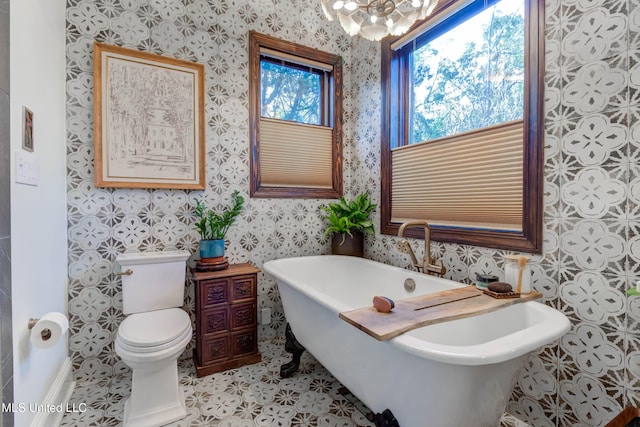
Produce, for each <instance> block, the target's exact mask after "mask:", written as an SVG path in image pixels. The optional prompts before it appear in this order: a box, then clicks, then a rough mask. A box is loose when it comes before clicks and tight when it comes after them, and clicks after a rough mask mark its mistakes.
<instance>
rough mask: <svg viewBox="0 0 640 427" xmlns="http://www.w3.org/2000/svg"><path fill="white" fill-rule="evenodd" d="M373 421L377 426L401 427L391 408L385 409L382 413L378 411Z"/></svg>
mask: <svg viewBox="0 0 640 427" xmlns="http://www.w3.org/2000/svg"><path fill="white" fill-rule="evenodd" d="M373 422H374V423H375V425H376V427H400V424H398V420H396V417H395V416H394V415H393V412H391V410H389V409H385V410H384V411H382V413H378V414H376V415H375V416H374V420H373Z"/></svg>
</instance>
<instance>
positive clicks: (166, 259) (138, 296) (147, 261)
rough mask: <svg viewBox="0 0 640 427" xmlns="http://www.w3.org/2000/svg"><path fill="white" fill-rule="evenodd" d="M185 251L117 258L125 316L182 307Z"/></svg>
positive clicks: (137, 254)
mask: <svg viewBox="0 0 640 427" xmlns="http://www.w3.org/2000/svg"><path fill="white" fill-rule="evenodd" d="M189 256H190V253H189V252H187V251H165V252H139V253H127V254H121V255H118V256H117V257H116V262H117V263H118V264H119V265H120V272H123V273H124V272H126V271H127V270H130V271H131V274H124V275H122V276H121V277H122V311H123V312H124V314H132V313H141V312H145V311H153V310H162V309H165V308H173V307H182V305H183V304H184V289H185V275H186V267H187V258H189Z"/></svg>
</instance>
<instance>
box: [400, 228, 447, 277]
mask: <svg viewBox="0 0 640 427" xmlns="http://www.w3.org/2000/svg"><path fill="white" fill-rule="evenodd" d="M409 227H422V228H423V229H424V258H423V259H422V263H421V264H420V263H418V260H417V259H416V256H415V254H414V253H413V250H412V249H411V246H410V245H409V242H407V241H406V240H403V241H402V242H400V243H399V244H398V248H399V249H400V250H402V251H403V252H406V253H408V254H409V256H410V257H411V261H412V262H413V264H414V265H415V266H416V267H417V268H418V269H419V270H422V272H423V273H425V274H437V275H439V276H443V275H444V273H445V272H446V271H447V270H446V268H445V267H444V266H443V265H442V261H438V262H437V263H436V264H433V263H432V260H431V226H430V225H429V223H428V222H427V221H424V220H415V221H406V222H404V223H403V224H402V225H400V229H399V230H398V237H404V233H405V230H406V229H407V228H409Z"/></svg>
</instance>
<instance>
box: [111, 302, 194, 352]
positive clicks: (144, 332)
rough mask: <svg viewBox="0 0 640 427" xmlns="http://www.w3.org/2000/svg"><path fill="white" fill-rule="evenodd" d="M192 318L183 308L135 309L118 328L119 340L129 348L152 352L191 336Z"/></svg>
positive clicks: (125, 347) (131, 350) (124, 347)
mask: <svg viewBox="0 0 640 427" xmlns="http://www.w3.org/2000/svg"><path fill="white" fill-rule="evenodd" d="M191 333H192V329H191V319H190V318H189V315H188V314H187V313H186V312H185V311H184V310H182V309H180V308H169V309H165V310H156V311H149V312H144V313H135V314H131V315H129V316H127V317H126V318H125V319H124V320H123V321H122V323H121V324H120V327H119V328H118V336H117V338H116V342H117V344H118V345H119V346H120V347H121V348H122V349H123V350H126V351H130V352H135V353H152V352H157V351H161V350H164V349H167V348H170V347H173V346H175V345H176V343H178V342H181V341H183V340H184V339H186V338H187V336H189V337H191Z"/></svg>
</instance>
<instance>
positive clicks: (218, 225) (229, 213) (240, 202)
mask: <svg viewBox="0 0 640 427" xmlns="http://www.w3.org/2000/svg"><path fill="white" fill-rule="evenodd" d="M243 207H244V197H242V196H241V195H240V192H238V191H234V192H233V193H232V194H231V205H230V206H225V207H224V208H223V209H222V212H221V213H217V212H214V211H213V210H212V209H207V208H206V206H205V205H204V202H203V201H202V200H196V207H195V209H194V214H195V216H196V218H197V221H196V223H195V226H196V229H197V230H198V231H199V232H200V237H201V238H202V240H222V239H224V237H225V236H226V235H227V231H228V230H229V227H231V225H232V224H233V223H234V222H235V220H236V217H237V216H238V215H240V212H242V208H243Z"/></svg>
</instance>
